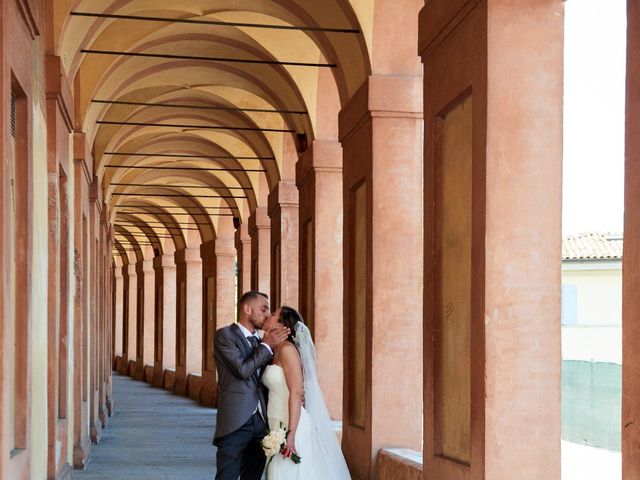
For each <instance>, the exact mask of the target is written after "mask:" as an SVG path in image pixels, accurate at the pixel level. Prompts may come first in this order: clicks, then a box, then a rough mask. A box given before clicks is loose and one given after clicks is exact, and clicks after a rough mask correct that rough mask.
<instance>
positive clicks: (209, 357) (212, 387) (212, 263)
mask: <svg viewBox="0 0 640 480" xmlns="http://www.w3.org/2000/svg"><path fill="white" fill-rule="evenodd" d="M200 256H201V257H202V340H203V342H202V365H201V368H202V385H201V388H200V393H199V399H198V400H199V402H200V403H201V404H203V405H207V406H213V405H214V398H215V391H216V388H217V385H216V372H215V368H214V366H213V336H214V334H215V331H216V314H215V311H216V276H217V275H216V272H217V268H216V240H209V241H208V242H205V243H203V244H202V245H200Z"/></svg>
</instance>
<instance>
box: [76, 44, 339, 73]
mask: <svg viewBox="0 0 640 480" xmlns="http://www.w3.org/2000/svg"><path fill="white" fill-rule="evenodd" d="M80 53H87V54H93V55H122V56H125V57H145V58H163V59H169V60H200V61H207V62H218V63H251V64H259V65H283V66H288V67H321V68H338V65H337V64H335V63H313V62H284V61H280V60H257V59H253V58H228V57H204V56H200V55H175V54H171V53H142V52H124V51H116V50H94V49H87V48H83V49H81V50H80Z"/></svg>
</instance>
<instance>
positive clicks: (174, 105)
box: [91, 99, 309, 115]
mask: <svg viewBox="0 0 640 480" xmlns="http://www.w3.org/2000/svg"><path fill="white" fill-rule="evenodd" d="M91 101H92V102H93V103H106V104H110V105H131V106H140V107H163V108H190V109H198V110H222V111H227V112H253V113H279V114H281V113H286V114H291V115H309V112H307V111H305V110H284V109H275V110H273V109H268V108H241V107H222V106H214V105H188V104H178V103H155V102H129V101H125V100H101V99H93V100H91Z"/></svg>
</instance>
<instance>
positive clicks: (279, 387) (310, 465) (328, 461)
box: [262, 365, 351, 480]
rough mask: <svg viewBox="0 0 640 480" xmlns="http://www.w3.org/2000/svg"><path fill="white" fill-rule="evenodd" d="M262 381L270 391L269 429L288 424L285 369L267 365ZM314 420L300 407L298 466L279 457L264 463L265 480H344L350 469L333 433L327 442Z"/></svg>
mask: <svg viewBox="0 0 640 480" xmlns="http://www.w3.org/2000/svg"><path fill="white" fill-rule="evenodd" d="M262 382H263V383H264V384H265V385H266V386H267V388H268V389H269V402H268V404H267V419H268V421H269V430H275V429H278V428H280V427H281V426H282V427H284V428H285V429H286V428H287V427H288V424H289V389H288V387H287V382H286V379H285V376H284V370H283V368H282V367H280V366H279V365H269V366H267V367H266V369H265V371H264V374H263V376H262ZM320 430H322V429H319V428H318V426H317V425H316V424H315V423H314V420H313V417H312V416H311V415H310V414H309V412H308V411H307V410H306V409H305V408H304V407H302V408H301V412H300V422H299V423H298V429H297V431H296V445H295V447H296V451H297V453H298V455H299V456H300V458H301V462H300V463H299V464H295V463H293V462H292V461H291V460H290V459H289V458H285V457H283V456H282V455H281V454H279V453H278V454H276V455H274V456H273V457H272V458H271V459H270V460H267V462H268V463H267V470H266V473H267V477H266V478H267V479H268V480H316V479H317V480H328V479H332V480H333V479H336V480H347V479H350V478H351V477H350V476H349V470H348V469H347V466H346V463H345V461H344V457H343V456H342V453H341V452H340V447H339V444H338V441H337V436H336V434H335V432H331V435H333V438H331V439H328V438H327V437H325V436H323V435H322V434H321V433H319V431H320Z"/></svg>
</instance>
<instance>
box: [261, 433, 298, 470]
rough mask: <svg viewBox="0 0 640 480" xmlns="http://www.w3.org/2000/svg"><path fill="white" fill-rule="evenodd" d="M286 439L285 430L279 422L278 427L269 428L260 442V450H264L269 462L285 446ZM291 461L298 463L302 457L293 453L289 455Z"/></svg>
mask: <svg viewBox="0 0 640 480" xmlns="http://www.w3.org/2000/svg"><path fill="white" fill-rule="evenodd" d="M286 441H287V430H286V429H285V428H284V427H283V426H282V423H280V428H276V429H275V430H271V431H270V432H269V433H268V434H267V435H266V436H265V437H264V438H263V439H262V441H261V442H260V444H261V445H262V450H264V454H265V456H266V457H267V458H268V459H269V462H271V460H272V459H273V456H274V455H275V454H277V453H279V452H280V451H281V450H282V449H283V448H284V446H285V443H286ZM291 461H292V462H293V463H300V462H301V461H302V459H301V458H300V457H299V456H298V455H296V454H295V453H294V454H293V455H291Z"/></svg>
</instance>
